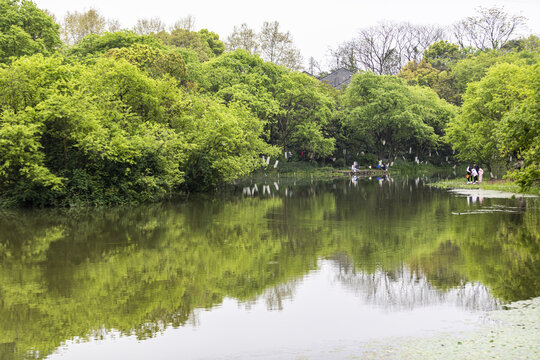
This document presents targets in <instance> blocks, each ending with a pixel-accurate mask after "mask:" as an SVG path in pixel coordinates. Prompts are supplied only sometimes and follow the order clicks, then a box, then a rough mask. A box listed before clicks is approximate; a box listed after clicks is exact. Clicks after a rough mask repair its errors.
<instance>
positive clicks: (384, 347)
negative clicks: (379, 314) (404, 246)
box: [361, 297, 540, 360]
mask: <svg viewBox="0 0 540 360" xmlns="http://www.w3.org/2000/svg"><path fill="white" fill-rule="evenodd" d="M539 319H540V297H537V298H534V299H531V300H524V301H517V302H514V303H511V304H509V305H506V306H505V310H495V311H489V312H486V317H485V320H484V321H483V323H482V324H480V325H479V326H478V328H477V329H476V330H474V331H470V332H463V333H457V334H448V333H445V334H439V335H437V336H435V337H429V338H408V339H398V340H396V339H388V340H386V341H382V342H378V343H376V345H372V346H369V345H368V349H366V350H365V351H363V352H362V356H361V358H362V359H402V360H408V359H415V360H419V359H439V360H440V359H452V360H461V359H475V360H482V359H539V358H540V321H538V320H539ZM390 342H391V343H390ZM473 354H474V355H473Z"/></svg>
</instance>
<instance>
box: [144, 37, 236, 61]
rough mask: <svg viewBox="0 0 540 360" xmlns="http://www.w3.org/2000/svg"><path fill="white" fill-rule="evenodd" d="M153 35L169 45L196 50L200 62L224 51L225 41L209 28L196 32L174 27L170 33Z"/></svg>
mask: <svg viewBox="0 0 540 360" xmlns="http://www.w3.org/2000/svg"><path fill="white" fill-rule="evenodd" d="M152 36H155V37H156V38H157V39H159V40H161V41H162V42H163V43H164V44H166V45H168V46H173V47H177V48H186V49H189V50H192V51H194V52H195V53H196V54H197V57H198V59H199V61H200V62H204V61H208V60H209V59H211V58H212V57H214V56H215V55H216V54H217V53H220V51H221V52H223V51H222V50H221V49H222V47H221V45H223V43H221V42H220V41H219V37H218V38H217V39H216V36H217V35H216V34H214V33H212V32H209V31H208V30H206V32H205V31H201V32H195V31H189V30H184V29H174V30H172V31H171V32H170V33H168V32H166V31H160V32H159V33H157V34H153V35H152ZM220 43H221V44H220ZM224 48H225V45H223V49H224Z"/></svg>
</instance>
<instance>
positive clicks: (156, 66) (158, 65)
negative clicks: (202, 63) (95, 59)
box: [105, 44, 187, 84]
mask: <svg viewBox="0 0 540 360" xmlns="http://www.w3.org/2000/svg"><path fill="white" fill-rule="evenodd" d="M105 56H106V57H113V58H115V59H124V60H127V61H128V62H129V63H131V64H133V65H136V66H137V67H138V68H139V69H141V70H144V71H145V72H146V73H148V74H149V75H150V76H151V77H153V78H156V77H162V76H164V75H165V74H167V75H170V76H172V77H173V78H175V79H176V80H178V81H179V83H181V84H185V83H186V81H187V69H186V63H185V61H184V57H183V56H182V54H180V53H179V52H176V51H167V52H165V51H162V50H160V49H158V48H154V47H151V46H148V45H143V44H134V45H132V46H130V47H124V48H121V49H111V50H109V51H108V52H107V53H106V54H105Z"/></svg>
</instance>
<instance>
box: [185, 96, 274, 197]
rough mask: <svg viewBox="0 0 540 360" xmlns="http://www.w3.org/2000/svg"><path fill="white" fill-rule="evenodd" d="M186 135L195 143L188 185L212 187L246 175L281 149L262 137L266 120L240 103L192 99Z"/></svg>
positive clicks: (189, 166) (187, 172)
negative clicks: (264, 157)
mask: <svg viewBox="0 0 540 360" xmlns="http://www.w3.org/2000/svg"><path fill="white" fill-rule="evenodd" d="M191 100H192V101H191V107H192V109H191V110H190V111H189V112H190V115H189V117H193V119H192V120H191V121H186V124H188V125H187V126H186V128H185V129H184V131H185V132H186V136H187V139H188V141H189V142H190V143H191V144H193V149H192V151H191V152H190V153H189V159H188V162H187V165H186V176H187V178H188V181H189V183H188V186H190V188H192V189H208V188H212V187H215V186H216V185H218V184H219V183H223V182H229V181H231V180H234V179H237V178H240V177H245V176H247V175H249V174H250V173H251V172H253V171H254V170H255V169H257V168H260V167H261V166H262V160H261V157H260V155H261V154H263V155H265V156H270V155H276V154H277V152H278V150H277V148H275V147H272V146H270V145H268V144H267V143H266V142H264V141H263V139H262V138H261V134H262V133H263V125H264V124H263V122H262V121H260V120H259V119H258V118H256V117H255V116H253V114H252V113H251V112H250V111H249V110H247V109H246V108H245V107H243V106H242V105H240V104H233V105H230V106H228V107H227V106H225V105H222V104H219V103H216V102H215V101H213V100H211V99H205V98H203V97H201V98H196V97H194V98H192V99H191Z"/></svg>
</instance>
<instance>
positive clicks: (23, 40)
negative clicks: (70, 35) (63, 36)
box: [0, 0, 61, 63]
mask: <svg viewBox="0 0 540 360" xmlns="http://www.w3.org/2000/svg"><path fill="white" fill-rule="evenodd" d="M60 43H61V42H60V36H59V33H58V25H57V24H56V23H55V22H54V20H53V19H52V18H51V17H50V16H49V15H47V13H45V12H44V11H42V10H40V9H38V8H37V7H36V5H35V4H34V3H33V2H32V1H28V0H1V1H0V62H2V63H5V62H7V61H8V60H9V58H10V57H12V56H14V57H19V56H22V55H31V54H35V53H38V52H40V53H46V54H48V53H51V52H52V51H53V50H54V49H55V48H56V47H58V46H59V45H60Z"/></svg>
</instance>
